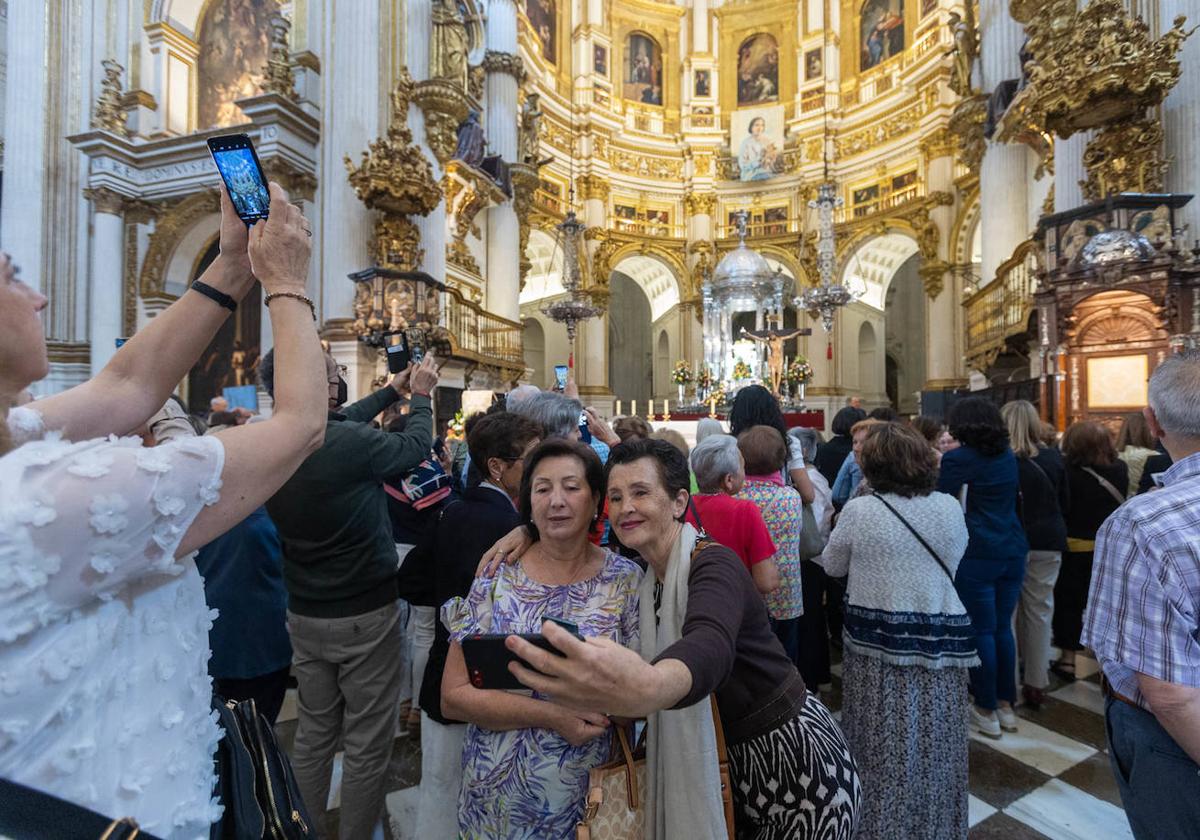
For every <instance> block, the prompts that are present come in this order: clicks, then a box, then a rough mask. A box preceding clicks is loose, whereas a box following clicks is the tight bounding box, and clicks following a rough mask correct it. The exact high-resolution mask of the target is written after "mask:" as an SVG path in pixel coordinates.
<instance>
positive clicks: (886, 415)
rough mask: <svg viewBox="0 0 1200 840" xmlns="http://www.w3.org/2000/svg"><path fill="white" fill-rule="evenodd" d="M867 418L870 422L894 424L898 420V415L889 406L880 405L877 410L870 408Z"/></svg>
mask: <svg viewBox="0 0 1200 840" xmlns="http://www.w3.org/2000/svg"><path fill="white" fill-rule="evenodd" d="M867 417H869V418H870V419H872V420H882V421H883V422H884V423H894V422H895V421H897V420H899V419H900V415H899V414H897V413H896V409H894V408H892V407H891V406H890V405H881V406H879V407H878V408H872V409H871V411H870V413H868V414H867Z"/></svg>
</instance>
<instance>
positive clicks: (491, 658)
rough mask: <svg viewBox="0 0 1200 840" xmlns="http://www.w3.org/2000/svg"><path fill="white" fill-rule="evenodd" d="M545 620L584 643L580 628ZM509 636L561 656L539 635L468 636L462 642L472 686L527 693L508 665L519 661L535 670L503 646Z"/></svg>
mask: <svg viewBox="0 0 1200 840" xmlns="http://www.w3.org/2000/svg"><path fill="white" fill-rule="evenodd" d="M546 620H547V621H553V622H554V623H555V624H557V625H559V626H560V627H562V628H563V629H565V630H567V631H568V632H570V633H571V634H573V635H574V636H575V637H576V638H577V639H579V640H580V641H582V640H583V636H581V635H580V634H579V628H578V627H576V626H575V625H574V624H572V623H571V622H569V621H563V620H561V619H557V618H547V619H546ZM509 636H520V637H521V638H522V639H524V640H525V641H527V642H529V643H530V644H531V645H533V646H534V647H539V648H541V649H542V650H544V651H548V652H549V653H553V654H554V655H555V656H562V654H561V653H559V652H558V648H556V647H554V645H552V644H550V642H549V641H548V640H547V639H546V637H545V636H543V635H542V634H541V633H476V634H475V635H474V636H467V638H465V639H463V641H462V650H463V658H464V659H465V660H466V663H467V677H468V679H470V680H471V685H473V686H475V687H476V688H486V689H501V690H513V689H515V690H518V691H526V690H528V689H527V687H526V686H524V685H521V683H520V681H519V680H518V679H517V678H516V677H514V676H513V674H512V672H511V671H509V670H508V663H510V662H520V663H521V664H522V665H524V666H525V667H526V668H529V669H531V670H537V669H536V668H534V667H533V666H532V665H530V664H529V663H528V662H525V661H524V660H523V659H521V658H520V657H519V656H517V655H516V654H515V653H513V652H512V651H511V650H509V649H508V648H507V647H505V646H504V640H505V639H507V638H508V637H509Z"/></svg>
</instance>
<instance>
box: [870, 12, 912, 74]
mask: <svg viewBox="0 0 1200 840" xmlns="http://www.w3.org/2000/svg"><path fill="white" fill-rule="evenodd" d="M859 32H860V44H859V46H860V48H861V59H860V62H861V63H860V65H859V66H860V68H861V69H862V70H870V69H871V68H872V67H875V66H876V65H878V64H881V63H882V62H884V61H887V60H888V59H889V58H891V57H892V56H895V55H899V54H900V53H902V52H903V51H904V0H867V2H865V3H864V4H863V7H862V19H861V21H860V30H859Z"/></svg>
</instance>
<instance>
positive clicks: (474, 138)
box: [454, 111, 487, 169]
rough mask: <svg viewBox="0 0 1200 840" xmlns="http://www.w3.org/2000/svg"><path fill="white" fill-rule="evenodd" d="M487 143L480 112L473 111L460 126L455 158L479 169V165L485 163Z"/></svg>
mask: <svg viewBox="0 0 1200 840" xmlns="http://www.w3.org/2000/svg"><path fill="white" fill-rule="evenodd" d="M486 145H487V141H486V140H485V139H484V136H483V126H481V125H480V124H479V112H478V111H472V112H471V113H470V114H468V115H467V118H466V119H465V120H463V121H462V123H461V124H460V125H459V127H458V148H456V149H455V150H454V158H455V160H461V161H462V162H463V163H465V164H466V165H467V166H472V167H474V168H476V169H478V168H479V165H480V164H481V163H483V152H484V147H485V146H486Z"/></svg>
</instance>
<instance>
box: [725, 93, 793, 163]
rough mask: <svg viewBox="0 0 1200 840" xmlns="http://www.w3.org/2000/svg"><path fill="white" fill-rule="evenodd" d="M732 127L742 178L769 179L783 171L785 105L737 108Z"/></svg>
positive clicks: (731, 143) (731, 133)
mask: <svg viewBox="0 0 1200 840" xmlns="http://www.w3.org/2000/svg"><path fill="white" fill-rule="evenodd" d="M729 129H730V135H731V136H730V145H731V146H732V147H733V148H735V149H737V163H738V172H739V176H738V177H739V178H740V179H741V180H742V181H765V180H767V179H768V178H773V177H775V176H776V175H778V174H779V173H780V172H782V171H783V106H782V105H774V106H770V107H765V108H742V109H741V110H738V111H734V112H733V115H732V118H731V119H730V123H729Z"/></svg>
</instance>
